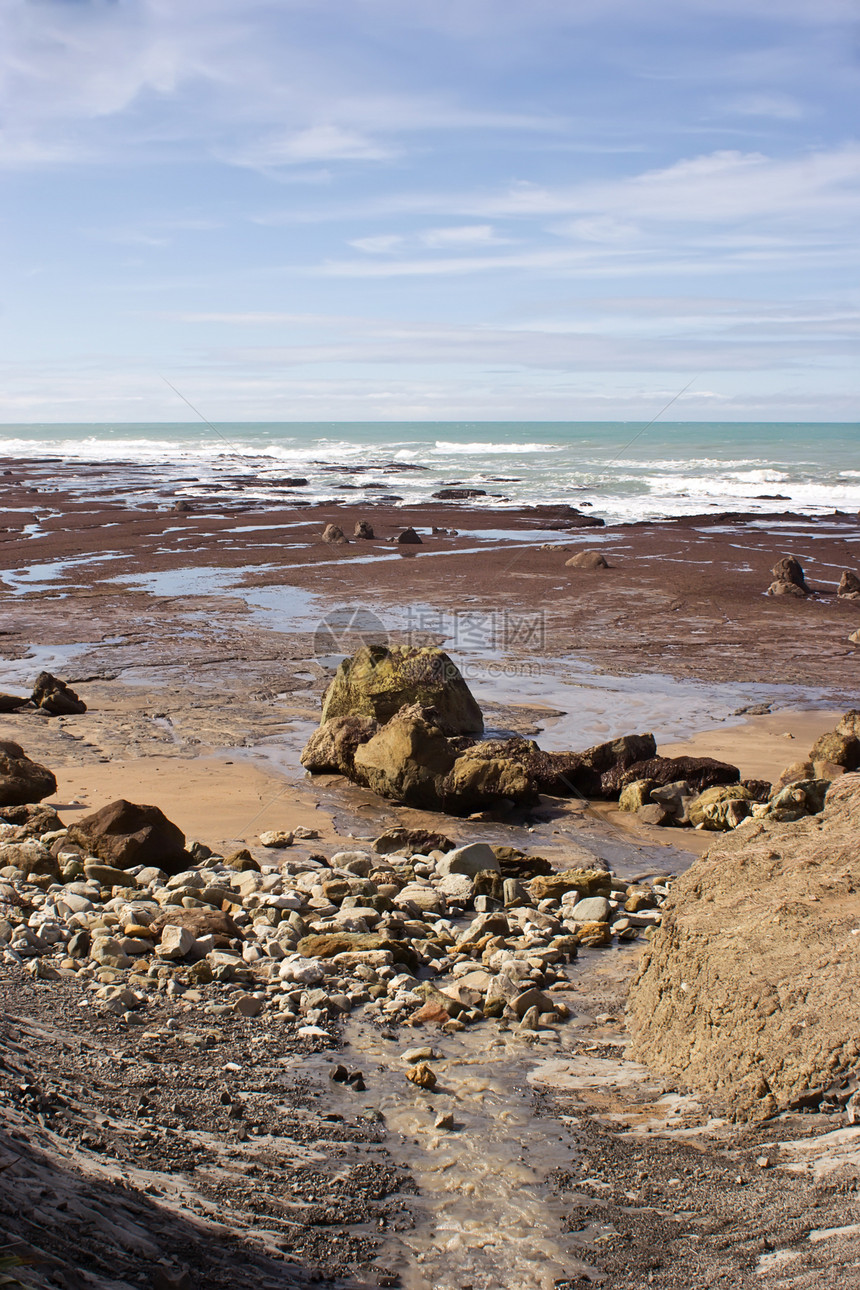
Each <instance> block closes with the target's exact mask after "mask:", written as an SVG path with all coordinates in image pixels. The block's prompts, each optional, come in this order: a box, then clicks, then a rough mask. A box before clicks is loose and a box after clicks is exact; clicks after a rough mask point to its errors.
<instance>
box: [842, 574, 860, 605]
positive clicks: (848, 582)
mask: <svg viewBox="0 0 860 1290" xmlns="http://www.w3.org/2000/svg"><path fill="white" fill-rule="evenodd" d="M836 594H837V596H842V597H847V598H848V599H851V600H853V599H855V598H857V597H860V578H858V577H857V574H856V573H852V572H851V570H850V569H846V570H845V571H844V573H843V574H842V577H841V578H840V579H839V586H838V587H837V588H836Z"/></svg>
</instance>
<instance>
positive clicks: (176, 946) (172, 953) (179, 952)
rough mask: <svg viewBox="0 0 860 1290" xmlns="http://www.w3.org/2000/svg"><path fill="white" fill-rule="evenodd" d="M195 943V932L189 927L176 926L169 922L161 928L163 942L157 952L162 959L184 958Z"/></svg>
mask: <svg viewBox="0 0 860 1290" xmlns="http://www.w3.org/2000/svg"><path fill="white" fill-rule="evenodd" d="M193 944H194V933H193V932H190V931H189V930H188V928H187V927H176V926H175V925H174V924H173V923H168V924H167V925H166V926H165V927H163V928H162V929H161V943H160V944H159V946H158V948H157V949H156V951H155V952H156V954H157V955H158V957H159V958H162V959H182V958H185V955H186V954H188V952H189V951H190V949H191V947H192V946H193Z"/></svg>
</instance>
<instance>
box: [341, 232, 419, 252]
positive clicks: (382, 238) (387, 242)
mask: <svg viewBox="0 0 860 1290" xmlns="http://www.w3.org/2000/svg"><path fill="white" fill-rule="evenodd" d="M405 242H406V238H405V237H403V236H402V235H401V234H400V233H379V234H378V235H377V236H375V237H356V238H353V239H352V240H351V241H350V244H349V245H350V246H354V247H355V249H356V251H364V252H366V254H367V255H391V254H392V253H393V252H394V251H397V250H399V249H400V247H401V246H403V245H404V243H405Z"/></svg>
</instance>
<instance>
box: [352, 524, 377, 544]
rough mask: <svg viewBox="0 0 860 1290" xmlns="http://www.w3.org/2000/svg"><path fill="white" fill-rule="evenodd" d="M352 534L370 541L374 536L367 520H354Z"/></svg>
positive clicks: (371, 526)
mask: <svg viewBox="0 0 860 1290" xmlns="http://www.w3.org/2000/svg"><path fill="white" fill-rule="evenodd" d="M352 536H353V537H355V538H362V539H364V540H365V541H372V540H373V537H374V533H373V525H372V524H371V523H370V521H369V520H356V522H355V528H354V529H353V532H352Z"/></svg>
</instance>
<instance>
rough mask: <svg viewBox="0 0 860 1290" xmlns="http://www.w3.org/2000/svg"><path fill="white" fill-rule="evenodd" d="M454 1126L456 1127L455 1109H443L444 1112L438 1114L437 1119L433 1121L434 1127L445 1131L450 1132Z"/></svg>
mask: <svg viewBox="0 0 860 1290" xmlns="http://www.w3.org/2000/svg"><path fill="white" fill-rule="evenodd" d="M453 1127H454V1113H453V1111H443V1112H442V1114H441V1115H437V1116H436V1119H435V1120H434V1121H433V1128H434V1129H442V1130H444V1132H445V1133H450V1132H451V1130H452V1129H453Z"/></svg>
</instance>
